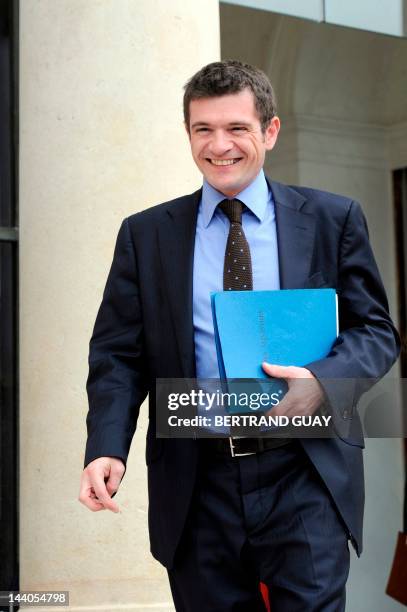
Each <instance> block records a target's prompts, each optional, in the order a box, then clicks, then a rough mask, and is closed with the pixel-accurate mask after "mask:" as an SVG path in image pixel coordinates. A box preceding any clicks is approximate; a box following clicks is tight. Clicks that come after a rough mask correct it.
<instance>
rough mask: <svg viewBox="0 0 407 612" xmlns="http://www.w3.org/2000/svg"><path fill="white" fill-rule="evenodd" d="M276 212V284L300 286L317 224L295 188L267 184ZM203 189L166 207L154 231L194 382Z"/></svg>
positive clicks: (184, 356) (186, 370)
mask: <svg viewBox="0 0 407 612" xmlns="http://www.w3.org/2000/svg"><path fill="white" fill-rule="evenodd" d="M269 184H270V187H271V190H272V192H273V198H274V202H275V211H276V226H277V242H278V254H279V272H280V285H281V288H282V289H294V288H301V287H304V286H305V285H306V282H307V278H308V276H309V271H310V266H311V259H312V252H313V245H314V232H315V220H314V217H313V215H311V214H308V213H305V212H303V211H302V210H301V208H302V206H303V204H304V202H305V201H306V198H305V197H304V196H302V195H301V194H299V193H298V192H297V191H295V190H294V189H291V188H290V187H287V186H286V185H282V184H281V183H277V182H274V181H273V182H272V181H270V180H269ZM201 195H202V190H201V189H200V190H198V191H197V192H195V193H193V194H192V195H190V196H186V197H184V198H182V199H181V200H180V201H178V202H177V203H174V204H173V205H172V206H170V207H169V208H168V209H167V210H166V211H165V214H164V218H163V222H162V223H161V224H160V225H159V227H158V245H159V253H160V260H161V266H162V270H163V276H162V278H163V279H164V282H165V286H166V291H167V295H168V299H169V303H170V308H171V313H172V317H173V321H174V328H175V332H176V337H177V343H178V349H179V354H180V357H181V362H182V367H183V373H184V376H185V377H186V378H194V377H195V375H196V373H195V347H194V331H193V308H192V298H193V296H192V291H193V259H194V247H195V231H196V221H197V216H198V206H199V202H200V199H201Z"/></svg>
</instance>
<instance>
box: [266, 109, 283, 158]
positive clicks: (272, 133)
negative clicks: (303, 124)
mask: <svg viewBox="0 0 407 612" xmlns="http://www.w3.org/2000/svg"><path fill="white" fill-rule="evenodd" d="M279 131H280V119H279V118H278V117H277V116H275V117H273V118H272V119H271V121H270V123H269V124H268V126H267V127H266V131H265V132H264V142H265V145H266V149H267V150H268V151H271V149H272V148H273V147H274V145H275V144H276V142H277V136H278V133H279Z"/></svg>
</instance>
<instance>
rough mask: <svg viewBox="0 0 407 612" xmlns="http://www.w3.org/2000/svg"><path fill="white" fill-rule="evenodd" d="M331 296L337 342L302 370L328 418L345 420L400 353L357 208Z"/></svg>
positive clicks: (341, 249)
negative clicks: (316, 386) (320, 390)
mask: <svg viewBox="0 0 407 612" xmlns="http://www.w3.org/2000/svg"><path fill="white" fill-rule="evenodd" d="M337 294H338V305H339V329H340V333H339V336H338V338H337V341H336V343H335V344H334V346H333V348H332V350H331V352H330V353H329V355H328V356H327V357H326V358H325V359H321V360H319V361H315V362H313V363H310V364H308V365H307V366H306V367H307V368H308V369H309V370H310V371H311V372H312V373H313V374H314V375H315V376H316V377H317V378H318V379H319V380H320V382H321V384H322V386H323V387H324V388H325V391H326V394H327V396H328V399H329V403H330V404H331V407H332V408H333V413H334V417H335V416H336V417H340V418H343V419H347V418H350V417H351V416H352V410H353V408H354V407H355V405H356V403H357V401H358V400H359V398H360V396H361V394H362V393H363V392H364V391H366V390H367V389H368V388H369V387H370V386H372V385H373V384H374V382H375V381H377V380H378V379H379V378H381V377H382V376H384V374H385V373H386V372H387V371H388V370H389V368H390V367H391V365H392V364H393V363H394V361H395V360H396V358H397V356H398V354H399V350H400V340H399V336H398V333H397V331H396V329H395V327H394V326H393V324H392V321H391V319H390V316H389V312H388V303H387V298H386V294H385V290H384V287H383V284H382V281H381V279H380V274H379V271H378V268H377V265H376V262H375V259H374V255H373V252H372V249H371V246H370V243H369V235H368V230H367V224H366V219H365V217H364V215H363V212H362V210H361V207H360V205H359V204H358V203H357V202H352V203H351V205H350V208H349V211H348V214H347V218H346V221H345V224H344V228H343V232H342V236H341V240H340V244H339V253H338V284H337ZM335 379H342V380H339V381H337V382H335Z"/></svg>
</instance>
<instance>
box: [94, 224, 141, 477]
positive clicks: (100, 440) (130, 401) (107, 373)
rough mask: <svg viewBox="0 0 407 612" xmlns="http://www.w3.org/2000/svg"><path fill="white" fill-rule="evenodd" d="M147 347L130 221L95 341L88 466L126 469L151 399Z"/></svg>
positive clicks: (124, 229) (121, 238) (116, 256)
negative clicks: (106, 463)
mask: <svg viewBox="0 0 407 612" xmlns="http://www.w3.org/2000/svg"><path fill="white" fill-rule="evenodd" d="M143 344H144V343H143V322H142V312H141V304H140V295H139V288H138V283H137V262H136V255H135V249H134V245H133V242H132V237H131V234H130V229H129V223H128V220H127V219H125V220H124V221H123V223H122V225H121V227H120V230H119V234H118V237H117V242H116V247H115V251H114V257H113V263H112V266H111V269H110V272H109V276H108V279H107V282H106V287H105V290H104V294H103V300H102V303H101V305H100V308H99V311H98V314H97V318H96V323H95V326H94V330H93V334H92V338H91V340H90V350H89V376H88V380H87V393H88V399H89V412H88V416H87V429H88V439H87V444H86V453H85V466H86V465H87V464H88V463H90V462H91V461H93V460H94V459H96V458H97V457H108V456H111V457H119V458H120V459H121V460H122V461H123V462H124V463H126V460H127V455H128V452H129V449H130V444H131V440H132V437H133V434H134V431H135V429H136V424H137V418H138V414H139V409H140V405H141V403H142V402H143V400H144V399H145V397H146V395H147V382H146V380H147V379H146V375H145V371H144V367H145V366H144V365H143V364H145V360H144V359H143V352H144V346H143Z"/></svg>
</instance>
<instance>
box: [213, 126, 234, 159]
mask: <svg viewBox="0 0 407 612" xmlns="http://www.w3.org/2000/svg"><path fill="white" fill-rule="evenodd" d="M232 148H233V142H232V140H231V137H230V134H228V132H226V131H224V130H215V131H214V132H212V138H211V142H210V152H211V153H212V155H214V156H216V157H222V155H224V154H225V153H228V152H229V151H230V150H231V149H232Z"/></svg>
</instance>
